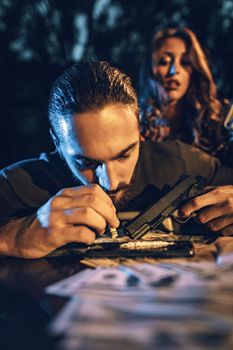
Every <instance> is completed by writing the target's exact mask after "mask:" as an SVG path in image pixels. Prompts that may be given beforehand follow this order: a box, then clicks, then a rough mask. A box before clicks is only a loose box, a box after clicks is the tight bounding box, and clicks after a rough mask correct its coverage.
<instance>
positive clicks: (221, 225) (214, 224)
mask: <svg viewBox="0 0 233 350" xmlns="http://www.w3.org/2000/svg"><path fill="white" fill-rule="evenodd" d="M232 224H233V218H232V217H231V216H228V215H225V216H221V217H218V218H217V219H213V220H211V221H209V222H208V223H207V224H206V226H207V227H208V229H210V230H211V231H213V232H219V233H222V232H223V231H224V230H225V228H227V227H228V226H229V225H232Z"/></svg>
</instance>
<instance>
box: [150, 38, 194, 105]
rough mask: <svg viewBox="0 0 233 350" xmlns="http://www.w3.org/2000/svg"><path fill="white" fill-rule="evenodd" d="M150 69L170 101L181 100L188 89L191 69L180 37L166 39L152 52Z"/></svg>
mask: <svg viewBox="0 0 233 350" xmlns="http://www.w3.org/2000/svg"><path fill="white" fill-rule="evenodd" d="M152 70H153V74H154V76H155V78H156V79H158V80H159V81H160V83H161V84H162V85H163V87H164V89H165V90H166V92H167V94H168V96H169V97H170V99H171V102H174V103H176V102H178V101H179V100H181V99H182V98H183V97H184V96H185V94H186V92H187V91H188V88H189V85H190V80H191V75H192V71H193V68H192V65H191V62H190V58H189V52H188V50H187V47H186V44H185V42H184V41H183V40H182V39H180V38H168V39H166V40H165V41H164V43H163V45H162V46H161V48H160V49H159V50H158V51H156V52H155V51H154V52H153V54H152Z"/></svg>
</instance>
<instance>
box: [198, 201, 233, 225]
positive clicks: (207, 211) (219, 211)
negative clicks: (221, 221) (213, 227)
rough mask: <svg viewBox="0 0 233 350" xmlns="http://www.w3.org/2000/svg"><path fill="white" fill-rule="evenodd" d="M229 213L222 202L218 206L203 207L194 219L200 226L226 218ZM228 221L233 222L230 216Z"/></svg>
mask: <svg viewBox="0 0 233 350" xmlns="http://www.w3.org/2000/svg"><path fill="white" fill-rule="evenodd" d="M229 212H230V211H229V210H228V204H227V202H223V203H220V204H219V205H214V206H208V207H205V208H204V209H202V210H200V212H199V213H198V214H197V216H196V218H197V220H198V222H200V223H201V224H206V223H207V222H209V221H211V220H214V219H217V218H220V217H224V216H227V213H229ZM228 219H229V220H231V221H233V217H232V215H229V216H228ZM230 223H231V222H230Z"/></svg>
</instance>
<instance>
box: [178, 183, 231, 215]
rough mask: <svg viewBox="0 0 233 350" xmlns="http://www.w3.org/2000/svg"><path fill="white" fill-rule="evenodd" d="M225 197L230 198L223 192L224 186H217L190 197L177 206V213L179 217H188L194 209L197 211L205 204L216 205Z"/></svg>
mask: <svg viewBox="0 0 233 350" xmlns="http://www.w3.org/2000/svg"><path fill="white" fill-rule="evenodd" d="M227 198H229V200H231V198H230V197H229V196H227V194H226V192H225V187H224V186H223V188H221V187H217V188H215V189H214V190H212V191H209V192H207V193H204V194H202V195H200V196H197V197H194V198H192V199H190V200H189V201H188V202H187V203H186V204H185V205H183V206H182V207H181V208H179V215H180V216H181V217H188V216H190V215H191V213H192V212H194V211H198V210H199V209H201V208H204V207H207V206H213V205H216V204H218V203H221V202H223V201H225V200H226V199H227Z"/></svg>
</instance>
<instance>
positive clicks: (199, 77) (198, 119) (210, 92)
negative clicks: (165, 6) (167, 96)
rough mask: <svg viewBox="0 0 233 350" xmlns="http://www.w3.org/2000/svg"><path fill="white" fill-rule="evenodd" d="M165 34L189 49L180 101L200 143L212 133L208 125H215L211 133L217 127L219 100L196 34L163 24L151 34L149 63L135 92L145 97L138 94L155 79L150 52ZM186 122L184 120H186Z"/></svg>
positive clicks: (158, 102)
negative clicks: (185, 84) (187, 74)
mask: <svg viewBox="0 0 233 350" xmlns="http://www.w3.org/2000/svg"><path fill="white" fill-rule="evenodd" d="M169 38H180V39H182V40H183V41H184V42H185V44H186V46H187V50H188V52H189V59H190V62H191V65H192V68H193V72H192V76H191V81H190V86H189V88H188V91H187V93H186V94H185V96H184V98H183V101H182V111H183V112H182V116H183V117H184V118H185V117H186V116H187V114H188V113H187V111H189V113H190V115H189V119H190V123H191V124H193V125H195V128H196V130H197V131H198V133H199V142H198V143H202V141H201V140H202V139H203V141H204V139H206V138H207V139H208V138H209V136H210V135H208V134H209V133H211V134H212V133H213V130H212V129H215V132H214V133H216V130H217V129H218V127H217V125H218V124H221V113H220V112H221V103H220V102H219V100H218V99H217V93H216V85H215V83H214V79H213V76H212V73H211V71H210V68H209V63H208V60H207V57H206V55H205V53H204V51H203V49H202V47H201V45H200V43H199V41H198V39H197V37H196V35H195V34H194V33H193V32H192V31H191V30H190V29H188V28H183V29H178V28H167V29H164V30H161V31H159V32H157V33H156V34H155V35H154V37H153V40H152V47H151V52H150V62H149V65H148V63H147V64H146V65H145V66H144V69H143V71H142V73H141V76H140V91H139V96H140V97H142V100H144V101H145V99H143V96H142V95H143V91H146V86H147V85H148V83H149V81H151V79H152V80H153V79H155V77H154V76H153V72H152V55H155V58H156V52H157V51H159V50H160V48H161V47H162V46H163V44H164V42H165V40H166V39H169ZM155 64H156V62H155ZM157 94H158V93H157ZM139 100H140V99H139ZM161 100H164V99H161V98H160V99H159V98H158V101H157V105H156V106H157V107H158V108H160V107H161ZM155 104H156V101H155ZM186 122H188V121H187V120H186ZM210 129H211V130H210ZM212 136H213V135H212ZM215 137H217V135H215ZM199 146H200V144H199Z"/></svg>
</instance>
